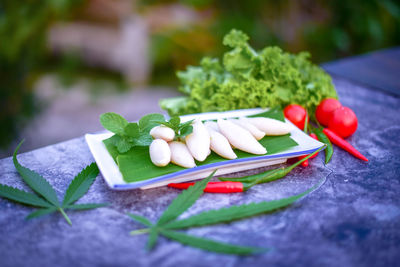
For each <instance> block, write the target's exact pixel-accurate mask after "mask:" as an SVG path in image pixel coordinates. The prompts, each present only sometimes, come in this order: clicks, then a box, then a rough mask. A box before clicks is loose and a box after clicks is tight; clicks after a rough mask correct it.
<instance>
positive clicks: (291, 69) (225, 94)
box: [160, 29, 337, 116]
mask: <svg viewBox="0 0 400 267" xmlns="http://www.w3.org/2000/svg"><path fill="white" fill-rule="evenodd" d="M248 39H249V38H248V36H247V35H246V34H245V33H243V32H241V31H238V30H235V29H233V30H231V32H230V33H228V34H227V35H226V36H225V37H224V40H223V44H224V45H226V46H228V47H230V48H231V50H230V51H228V52H226V53H225V54H224V56H223V60H222V63H221V62H220V60H219V59H217V58H209V57H205V58H203V59H202V60H201V62H200V66H196V67H195V66H189V67H188V68H187V69H186V71H179V72H178V73H177V76H178V78H179V80H180V82H181V86H180V87H179V90H180V91H181V92H182V93H184V95H185V96H182V97H175V98H167V99H164V100H162V101H161V103H160V105H161V107H162V108H163V109H164V110H167V111H168V113H169V114H170V115H171V116H175V115H183V114H191V113H199V112H208V111H226V110H233V109H244V108H254V107H262V108H266V107H271V108H272V107H281V108H283V107H284V106H286V105H288V104H299V105H302V106H304V107H305V108H306V109H307V110H308V111H309V112H314V110H315V108H316V106H317V105H318V104H319V102H320V101H321V100H322V99H324V98H327V97H332V98H337V94H336V91H335V88H334V86H333V84H332V80H331V77H330V76H329V75H328V74H327V73H326V72H325V71H324V70H322V69H321V68H320V67H318V66H317V65H314V64H312V63H311V62H310V60H309V58H310V54H309V53H308V52H301V53H299V54H297V55H294V54H290V53H287V52H284V51H282V50H281V49H280V48H279V47H265V48H264V49H263V50H261V51H255V50H254V49H253V48H252V47H251V46H250V45H249V44H248V42H247V41H248Z"/></svg>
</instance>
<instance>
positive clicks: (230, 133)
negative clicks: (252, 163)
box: [217, 119, 267, 155]
mask: <svg viewBox="0 0 400 267" xmlns="http://www.w3.org/2000/svg"><path fill="white" fill-rule="evenodd" d="M217 124H218V127H219V130H220V132H221V133H222V134H223V135H224V136H225V137H226V138H227V139H228V141H229V143H230V144H231V145H233V146H234V147H235V148H237V149H240V150H242V151H245V152H248V153H251V154H256V155H263V154H266V153H267V150H266V148H265V147H263V146H262V145H261V144H260V143H259V142H258V141H257V139H255V138H254V136H253V135H252V134H251V133H250V132H249V131H247V130H246V129H244V128H242V127H240V126H239V125H237V124H235V123H233V122H231V121H228V120H224V119H218V121H217Z"/></svg>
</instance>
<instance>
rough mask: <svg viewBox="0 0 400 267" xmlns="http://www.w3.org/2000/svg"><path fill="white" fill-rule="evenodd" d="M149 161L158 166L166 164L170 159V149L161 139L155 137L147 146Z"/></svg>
mask: <svg viewBox="0 0 400 267" xmlns="http://www.w3.org/2000/svg"><path fill="white" fill-rule="evenodd" d="M149 153H150V159H151V162H153V164H154V165H156V166H158V167H164V166H167V165H168V163H170V161H171V150H170V148H169V145H168V143H167V142H166V141H165V140H163V139H155V140H153V142H151V144H150V146H149Z"/></svg>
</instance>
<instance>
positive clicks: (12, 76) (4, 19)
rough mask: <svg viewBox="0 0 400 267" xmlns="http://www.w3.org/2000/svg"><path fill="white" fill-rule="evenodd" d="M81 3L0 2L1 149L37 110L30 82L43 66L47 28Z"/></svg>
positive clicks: (72, 0)
mask: <svg viewBox="0 0 400 267" xmlns="http://www.w3.org/2000/svg"><path fill="white" fill-rule="evenodd" d="M80 3H81V0H64V1H61V0H58V1H53V0H27V1H24V2H23V4H21V3H20V2H19V1H14V0H2V1H1V2H0V40H1V42H0V108H1V113H0V125H1V127H0V147H5V146H7V145H8V144H9V142H10V141H11V140H13V139H14V138H15V137H16V136H15V135H16V134H17V133H18V130H19V129H20V127H21V126H22V125H23V124H24V123H26V121H27V119H29V118H30V117H31V116H32V115H33V114H34V113H35V111H36V110H37V105H36V102H35V100H34V94H33V92H32V85H33V82H34V80H35V78H36V76H37V74H38V72H39V71H40V69H42V68H43V67H44V66H45V62H46V59H47V57H46V49H45V37H46V30H47V27H48V25H50V23H51V22H53V21H54V20H56V19H57V20H59V19H61V18H66V17H67V15H68V14H69V12H70V11H71V10H72V9H73V8H74V7H75V6H77V5H79V4H80Z"/></svg>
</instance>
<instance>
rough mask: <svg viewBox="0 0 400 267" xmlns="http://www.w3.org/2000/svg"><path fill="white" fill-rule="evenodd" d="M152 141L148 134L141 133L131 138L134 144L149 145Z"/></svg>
mask: <svg viewBox="0 0 400 267" xmlns="http://www.w3.org/2000/svg"><path fill="white" fill-rule="evenodd" d="M151 142H153V138H152V137H151V135H149V134H142V135H141V136H139V137H138V138H136V139H134V140H133V145H135V146H149V145H150V144H151Z"/></svg>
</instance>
